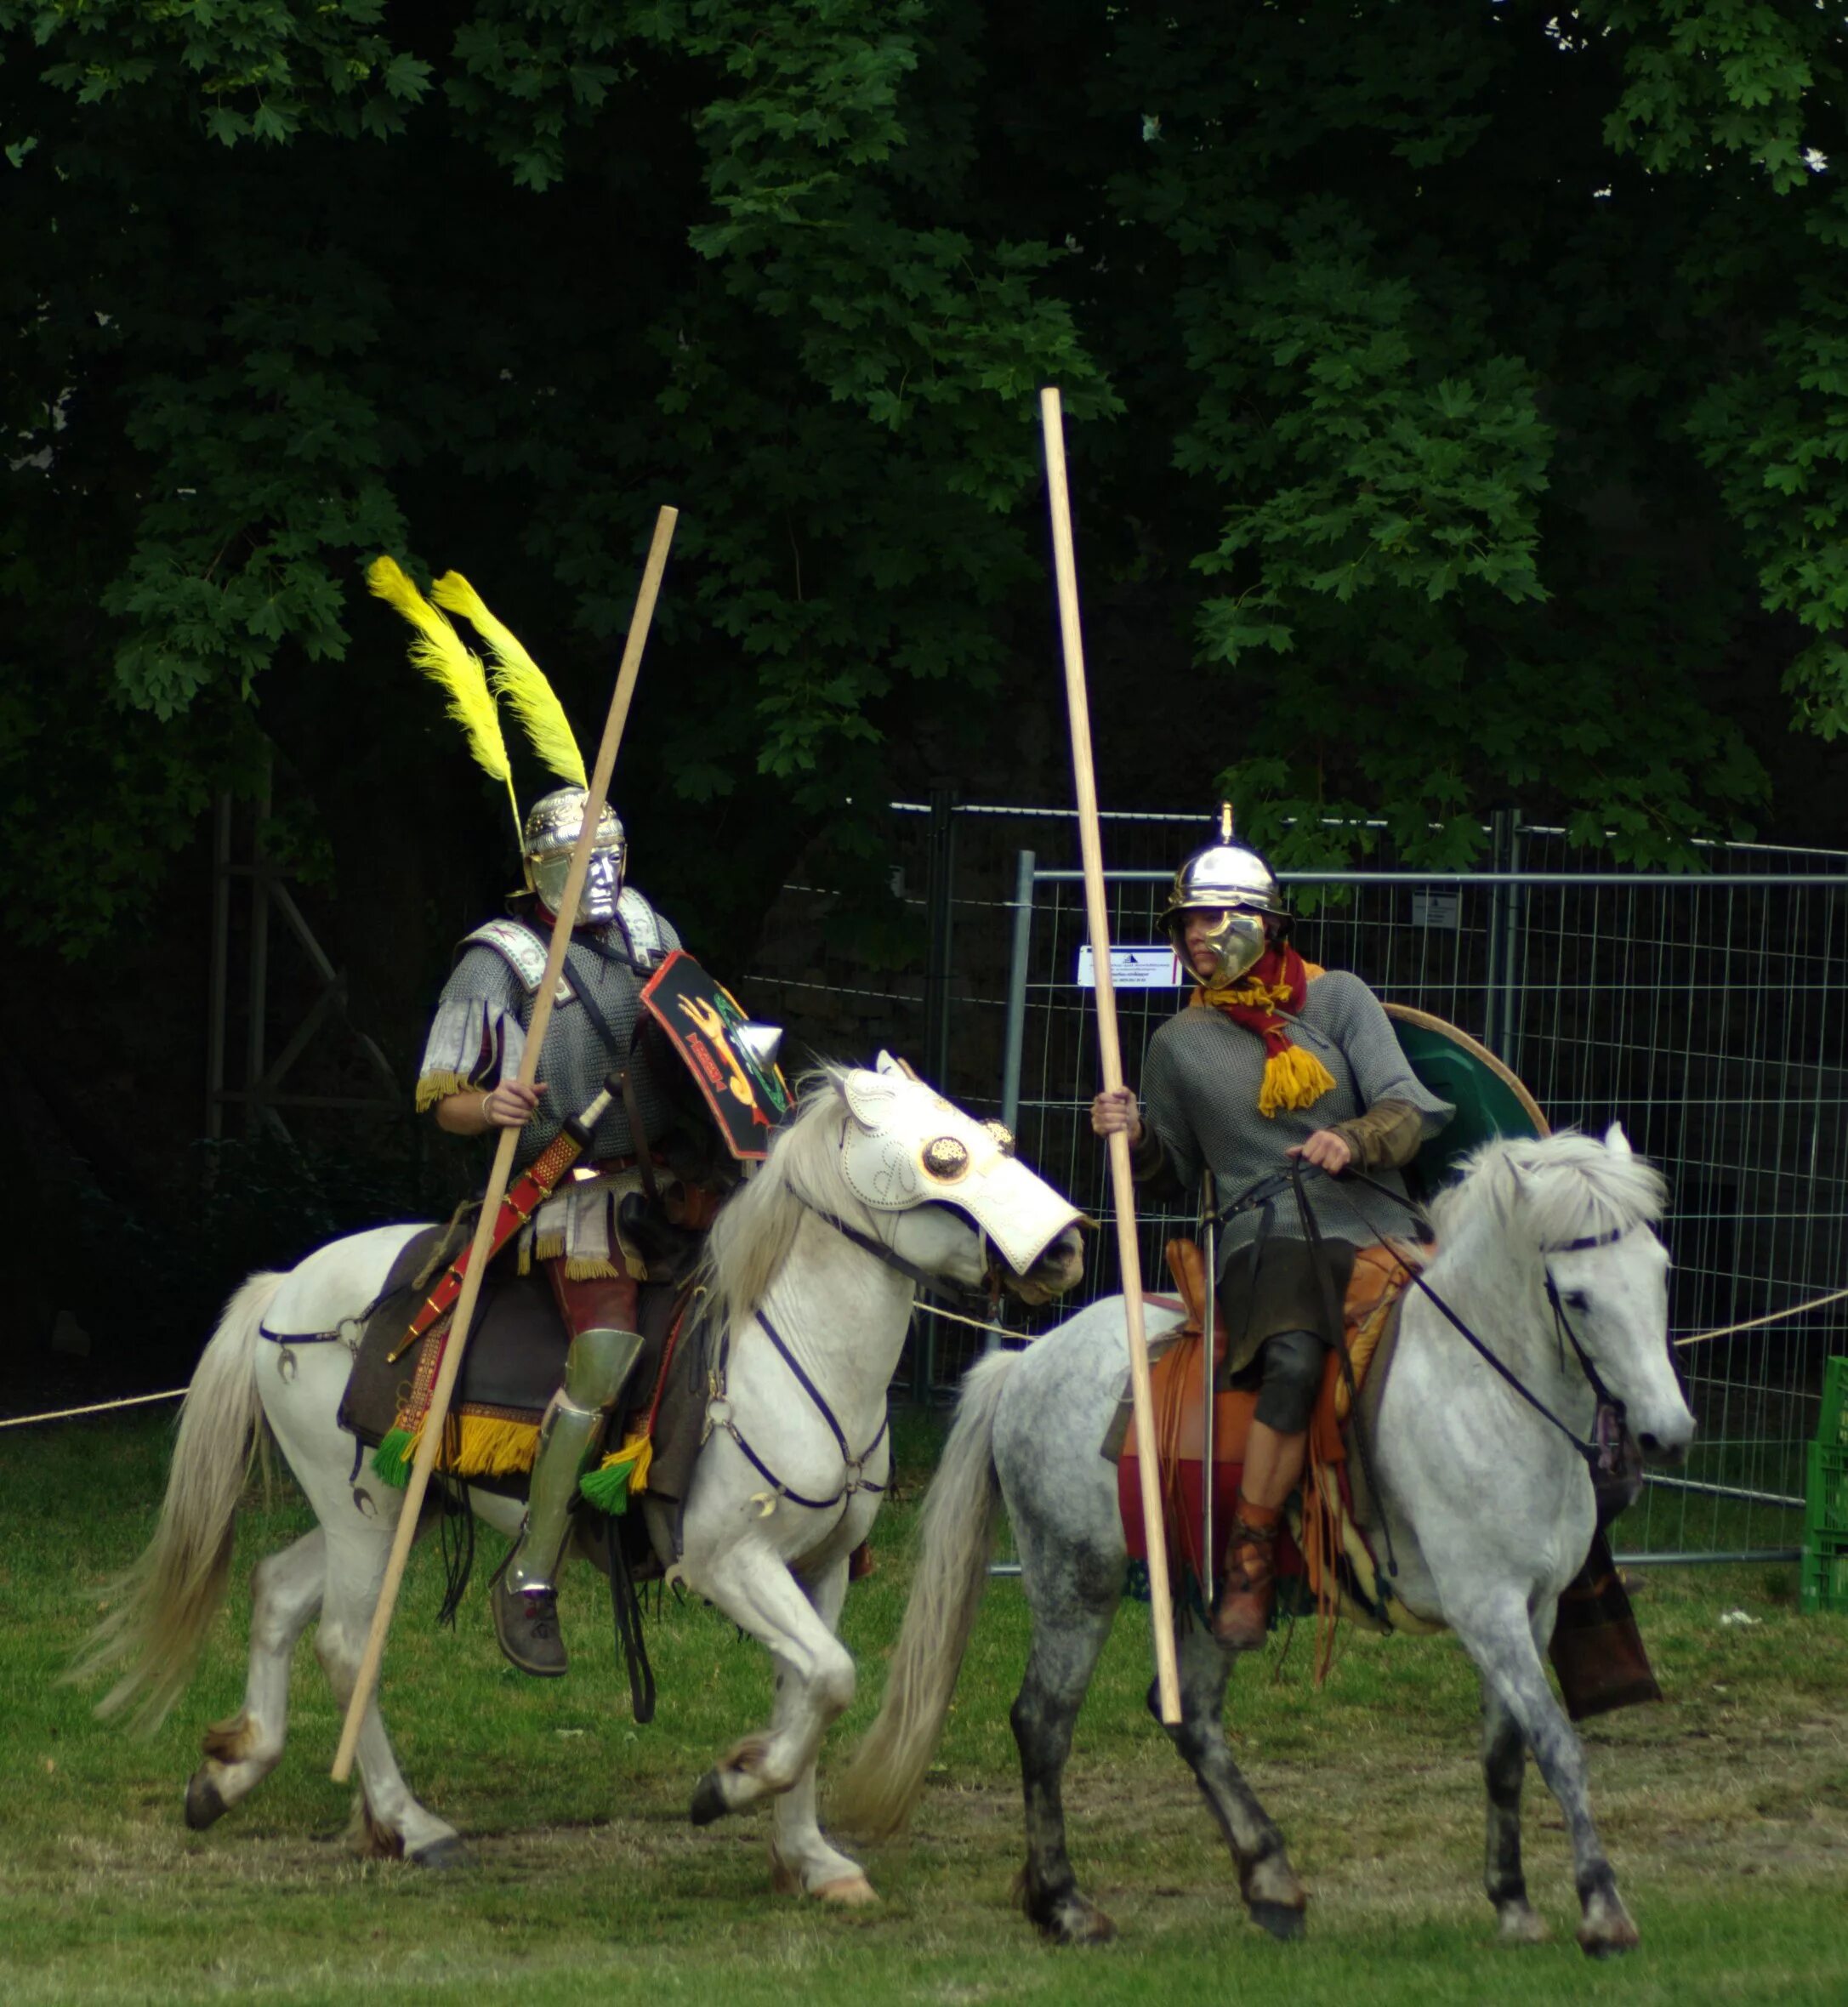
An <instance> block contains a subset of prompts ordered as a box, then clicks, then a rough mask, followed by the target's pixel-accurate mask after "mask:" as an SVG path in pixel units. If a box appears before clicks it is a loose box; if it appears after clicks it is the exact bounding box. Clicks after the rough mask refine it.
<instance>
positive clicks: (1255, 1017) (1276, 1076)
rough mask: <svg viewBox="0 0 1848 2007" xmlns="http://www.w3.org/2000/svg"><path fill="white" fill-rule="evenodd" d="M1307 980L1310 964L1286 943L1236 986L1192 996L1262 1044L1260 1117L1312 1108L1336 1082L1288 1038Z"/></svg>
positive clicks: (1267, 954)
mask: <svg viewBox="0 0 1848 2007" xmlns="http://www.w3.org/2000/svg"><path fill="white" fill-rule="evenodd" d="M1321 973H1322V971H1321V969H1316V970H1315V971H1314V974H1315V975H1321ZM1311 980H1312V977H1311V970H1310V965H1309V964H1308V963H1306V962H1305V961H1304V959H1303V958H1302V957H1301V956H1300V955H1299V954H1298V953H1297V952H1296V950H1295V949H1294V948H1293V947H1290V945H1289V944H1288V942H1287V941H1286V942H1285V943H1284V944H1283V945H1282V947H1272V948H1267V949H1266V950H1265V952H1264V953H1263V954H1262V955H1260V956H1259V958H1258V959H1257V961H1256V962H1255V963H1254V964H1253V965H1252V966H1251V968H1249V969H1247V970H1246V972H1245V974H1244V975H1242V976H1241V977H1240V978H1239V979H1238V981H1237V982H1231V983H1227V984H1225V986H1223V987H1221V988H1219V989H1199V990H1196V991H1195V992H1194V993H1193V997H1192V999H1191V1001H1192V1002H1193V1003H1195V1004H1206V1005H1208V1006H1209V1007H1210V1008H1211V1009H1214V1010H1220V1011H1224V1012H1225V1015H1226V1016H1227V1017H1229V1018H1231V1021H1233V1023H1234V1024H1240V1025H1242V1026H1244V1027H1245V1029H1246V1030H1247V1031H1248V1032H1254V1033H1255V1034H1256V1036H1257V1037H1258V1038H1261V1039H1262V1040H1263V1041H1264V1049H1265V1062H1264V1083H1263V1085H1262V1086H1261V1087H1260V1088H1259V1090H1258V1112H1259V1114H1260V1115H1263V1116H1267V1117H1275V1116H1276V1115H1277V1112H1278V1111H1279V1110H1280V1109H1283V1108H1308V1107H1311V1106H1313V1105H1314V1104H1315V1103H1316V1102H1317V1101H1319V1100H1321V1099H1322V1095H1324V1094H1327V1093H1328V1090H1329V1089H1330V1088H1332V1087H1333V1085H1334V1084H1335V1080H1334V1076H1333V1074H1332V1073H1331V1072H1329V1071H1328V1068H1327V1067H1326V1066H1323V1065H1322V1061H1321V1060H1318V1059H1317V1058H1316V1055H1315V1054H1314V1053H1312V1052H1309V1051H1305V1049H1304V1048H1303V1047H1301V1046H1299V1045H1298V1044H1296V1043H1294V1040H1293V1039H1292V1038H1290V1035H1289V1020H1290V1019H1291V1018H1293V1017H1294V1016H1295V1015H1296V1014H1297V1013H1298V1012H1299V1010H1300V1009H1302V1007H1303V1002H1304V999H1305V998H1306V997H1307V996H1308V994H1309V985H1310V982H1311Z"/></svg>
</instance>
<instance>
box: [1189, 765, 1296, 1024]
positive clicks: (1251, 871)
mask: <svg viewBox="0 0 1848 2007" xmlns="http://www.w3.org/2000/svg"><path fill="white" fill-rule="evenodd" d="M1203 911H1204V912H1209V913H1212V912H1222V913H1224V914H1225V918H1224V919H1223V920H1222V921H1221V922H1220V925H1219V926H1218V927H1216V928H1215V929H1214V930H1213V932H1212V933H1211V934H1210V935H1208V937H1207V938H1208V944H1209V945H1210V946H1211V947H1212V948H1213V951H1214V970H1213V973H1212V975H1209V976H1203V975H1200V974H1198V972H1197V970H1196V969H1194V967H1193V965H1192V964H1191V962H1189V961H1188V959H1187V948H1186V926H1187V922H1186V916H1187V914H1188V913H1200V912H1203ZM1289 917H1290V916H1289V913H1288V908H1287V907H1285V906H1284V904H1283V902H1282V895H1280V894H1279V892H1278V890H1277V878H1276V875H1275V873H1273V872H1272V871H1271V867H1270V866H1269V865H1268V864H1266V863H1265V861H1264V859H1263V858H1262V857H1260V856H1259V855H1258V853H1257V852H1256V851H1255V850H1248V849H1246V847H1245V846H1244V844H1241V843H1237V842H1235V841H1234V840H1233V838H1232V805H1231V803H1230V802H1229V801H1222V802H1221V803H1220V813H1219V827H1218V831H1217V833H1216V834H1215V836H1214V840H1213V841H1212V842H1211V843H1209V844H1208V845H1207V846H1206V848H1205V849H1204V850H1196V851H1195V852H1194V854H1193V855H1192V856H1191V857H1190V858H1188V860H1187V861H1186V863H1185V864H1183V865H1182V866H1181V867H1180V870H1179V871H1177V872H1176V873H1174V890H1172V891H1171V892H1169V895H1168V910H1167V911H1166V912H1165V913H1163V915H1162V924H1163V926H1164V927H1166V928H1167V930H1168V932H1169V937H1170V938H1171V939H1172V940H1173V941H1174V952H1175V953H1176V954H1178V955H1179V956H1180V964H1181V966H1182V968H1184V969H1186V972H1187V974H1188V975H1189V976H1190V977H1191V979H1192V980H1193V981H1195V982H1197V983H1199V984H1200V985H1201V986H1202V987H1203V988H1204V989H1219V988H1220V987H1222V986H1224V985H1225V984H1226V983H1229V982H1237V981H1238V979H1239V977H1240V976H1242V975H1245V974H1247V973H1248V971H1249V970H1250V969H1252V968H1253V967H1254V965H1255V964H1256V963H1257V961H1258V959H1259V957H1260V956H1261V955H1262V954H1263V953H1264V951H1265V947H1266V946H1267V945H1268V941H1269V933H1268V930H1267V929H1266V926H1265V922H1266V921H1280V922H1282V924H1283V926H1284V927H1285V928H1288V924H1289Z"/></svg>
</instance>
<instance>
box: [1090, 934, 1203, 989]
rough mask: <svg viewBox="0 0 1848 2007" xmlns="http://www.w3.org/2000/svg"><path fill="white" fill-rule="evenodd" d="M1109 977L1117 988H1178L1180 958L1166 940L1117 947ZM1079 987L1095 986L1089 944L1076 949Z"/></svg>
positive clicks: (1112, 955) (1113, 948)
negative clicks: (1143, 945) (1136, 945)
mask: <svg viewBox="0 0 1848 2007" xmlns="http://www.w3.org/2000/svg"><path fill="white" fill-rule="evenodd" d="M1110 974H1111V980H1112V981H1113V982H1114V983H1115V985H1116V986H1117V988H1118V989H1119V990H1178V989H1180V988H1181V987H1183V986H1184V981H1185V979H1184V978H1183V977H1182V975H1181V973H1180V956H1179V955H1177V954H1176V953H1175V952H1174V949H1173V948H1172V947H1170V946H1169V943H1168V942H1167V941H1157V942H1151V943H1150V944H1149V945H1148V946H1147V947H1112V949H1111V951H1110ZM1076 981H1077V982H1078V987H1079V988H1080V989H1081V990H1095V988H1096V987H1097V970H1096V969H1095V966H1094V965H1093V964H1092V961H1091V951H1090V949H1089V947H1081V948H1080V949H1079V950H1078V975H1077V978H1076Z"/></svg>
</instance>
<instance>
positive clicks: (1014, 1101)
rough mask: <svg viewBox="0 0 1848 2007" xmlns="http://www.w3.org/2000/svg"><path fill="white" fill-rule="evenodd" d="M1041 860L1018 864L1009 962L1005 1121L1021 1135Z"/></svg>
mask: <svg viewBox="0 0 1848 2007" xmlns="http://www.w3.org/2000/svg"><path fill="white" fill-rule="evenodd" d="M1037 863H1038V857H1037V856H1035V854H1034V853H1033V852H1032V850H1022V851H1021V852H1020V853H1019V855H1018V856H1016V857H1015V861H1014V947H1013V952H1012V953H1011V954H1010V955H1009V958H1008V1029H1007V1043H1006V1045H1005V1047H1004V1049H1003V1051H1002V1055H1001V1119H1002V1122H1003V1123H1004V1124H1005V1125H1006V1127H1007V1128H1008V1129H1009V1131H1010V1133H1011V1134H1014V1135H1015V1136H1016V1137H1017V1136H1018V1135H1019V1134H1020V1133H1021V1054H1022V1050H1023V1049H1024V1048H1025V1046H1026V964H1027V958H1028V955H1029V953H1030V952H1031V950H1032V939H1033V867H1034V866H1035V865H1036V864H1037Z"/></svg>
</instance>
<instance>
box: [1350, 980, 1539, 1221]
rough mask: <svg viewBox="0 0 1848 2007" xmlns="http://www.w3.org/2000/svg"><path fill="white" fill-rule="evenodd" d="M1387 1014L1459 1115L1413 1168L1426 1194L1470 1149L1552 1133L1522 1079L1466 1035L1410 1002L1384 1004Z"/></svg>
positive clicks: (1422, 1075) (1411, 1057) (1422, 1071)
mask: <svg viewBox="0 0 1848 2007" xmlns="http://www.w3.org/2000/svg"><path fill="white" fill-rule="evenodd" d="M1386 1015H1387V1016H1388V1017H1390V1019H1391V1020H1392V1028H1393V1030H1394V1032H1396V1033H1397V1034H1398V1039H1399V1049H1400V1050H1401V1051H1402V1052H1403V1053H1404V1055H1405V1056H1406V1060H1407V1064H1408V1065H1409V1066H1411V1069H1412V1071H1413V1072H1414V1073H1415V1074H1416V1075H1417V1076H1418V1077H1419V1080H1420V1081H1422V1082H1423V1083H1424V1085H1425V1086H1426V1087H1428V1088H1429V1089H1430V1090H1431V1092H1432V1093H1433V1094H1441V1096H1442V1097H1443V1099H1444V1100H1447V1101H1448V1102H1449V1103H1450V1104H1451V1106H1453V1108H1454V1109H1455V1110H1456V1111H1457V1112H1456V1113H1455V1115H1454V1116H1453V1117H1451V1120H1450V1122H1449V1123H1448V1124H1447V1126H1446V1127H1445V1128H1444V1129H1441V1130H1440V1131H1439V1133H1438V1134H1436V1135H1435V1136H1433V1137H1431V1138H1430V1140H1429V1141H1428V1142H1427V1143H1426V1144H1425V1146H1424V1148H1423V1149H1422V1150H1421V1151H1419V1154H1418V1157H1417V1159H1416V1160H1415V1162H1414V1163H1413V1166H1412V1170H1413V1175H1414V1176H1415V1177H1416V1178H1417V1179H1418V1180H1419V1181H1420V1182H1421V1183H1422V1184H1423V1185H1424V1190H1425V1191H1427V1192H1430V1191H1436V1189H1437V1187H1438V1186H1439V1185H1441V1184H1442V1183H1443V1181H1444V1180H1445V1179H1446V1178H1447V1177H1448V1176H1449V1174H1450V1173H1451V1172H1452V1171H1453V1169H1454V1168H1456V1166H1457V1164H1458V1163H1460V1162H1461V1160H1462V1159H1463V1158H1464V1157H1467V1156H1468V1155H1469V1154H1470V1151H1472V1150H1476V1149H1479V1148H1480V1147H1481V1146H1482V1145H1483V1144H1484V1143H1487V1142H1492V1141H1493V1140H1494V1139H1495V1138H1496V1137H1497V1136H1547V1135H1550V1134H1552V1133H1553V1132H1552V1129H1551V1127H1550V1125H1549V1123H1548V1122H1547V1119H1546V1117H1545V1116H1544V1115H1543V1114H1542V1113H1541V1112H1540V1105H1539V1103H1538V1101H1536V1100H1534V1098H1533V1096H1532V1094H1529V1093H1528V1092H1527V1089H1526V1087H1525V1086H1523V1085H1522V1083H1521V1080H1520V1078H1519V1077H1517V1076H1516V1075H1515V1074H1513V1073H1511V1072H1509V1070H1508V1068H1507V1067H1506V1066H1504V1065H1503V1064H1502V1062H1501V1061H1500V1060H1498V1059H1497V1058H1496V1056H1495V1055H1494V1054H1493V1053H1492V1052H1491V1051H1490V1050H1489V1049H1488V1048H1487V1046H1486V1045H1481V1044H1479V1043H1477V1042H1476V1040H1475V1039H1474V1038H1471V1037H1470V1034H1469V1033H1468V1032H1460V1031H1458V1029H1457V1027H1456V1026H1454V1025H1453V1024H1451V1023H1449V1022H1447V1021H1446V1020H1445V1019H1443V1018H1441V1017H1436V1016H1434V1015H1432V1014H1431V1013H1430V1011H1428V1010H1414V1009H1413V1008H1412V1006H1411V1005H1410V1004H1387V1005H1386Z"/></svg>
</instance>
